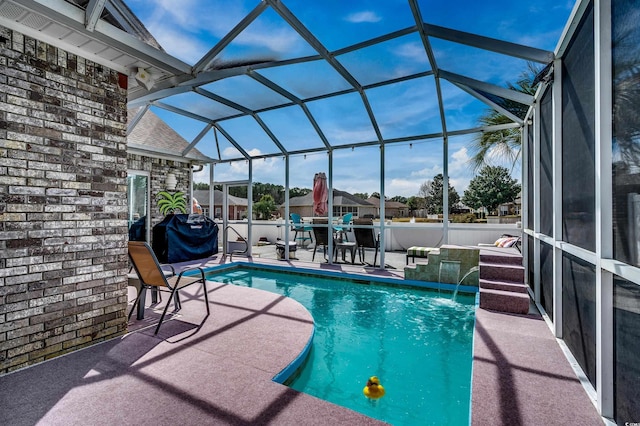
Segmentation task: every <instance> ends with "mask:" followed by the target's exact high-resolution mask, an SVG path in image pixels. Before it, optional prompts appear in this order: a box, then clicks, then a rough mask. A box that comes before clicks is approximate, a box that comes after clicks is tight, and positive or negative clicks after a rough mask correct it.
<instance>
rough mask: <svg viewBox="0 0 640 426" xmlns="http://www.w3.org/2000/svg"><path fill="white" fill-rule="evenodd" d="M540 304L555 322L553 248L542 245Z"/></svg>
mask: <svg viewBox="0 0 640 426" xmlns="http://www.w3.org/2000/svg"><path fill="white" fill-rule="evenodd" d="M540 304H541V305H542V307H543V308H544V310H545V311H547V315H549V318H550V319H551V321H553V248H552V247H551V246H550V245H548V244H545V243H543V242H541V243H540Z"/></svg>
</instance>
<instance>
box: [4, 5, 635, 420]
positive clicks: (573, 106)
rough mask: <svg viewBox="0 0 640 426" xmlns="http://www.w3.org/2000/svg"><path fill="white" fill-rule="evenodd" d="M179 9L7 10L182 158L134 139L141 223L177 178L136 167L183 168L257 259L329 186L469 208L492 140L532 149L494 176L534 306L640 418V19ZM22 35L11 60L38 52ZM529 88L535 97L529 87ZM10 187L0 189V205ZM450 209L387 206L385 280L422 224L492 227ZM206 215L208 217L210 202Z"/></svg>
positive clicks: (509, 8)
mask: <svg viewBox="0 0 640 426" xmlns="http://www.w3.org/2000/svg"><path fill="white" fill-rule="evenodd" d="M168 3H171V2H168ZM180 3H181V4H180V6H176V5H172V6H171V7H170V8H162V7H161V6H162V4H161V3H157V4H152V5H150V4H149V3H148V2H142V1H138V0H130V1H121V0H106V1H88V0H68V1H64V0H50V1H46V2H45V1H36V0H0V25H1V26H2V27H3V30H4V29H7V30H6V31H4V32H3V35H2V39H1V40H0V42H2V43H5V42H7V40H8V39H7V37H8V36H7V34H8V32H9V30H11V31H16V32H19V33H20V34H22V35H24V37H26V38H29V37H30V38H32V39H37V40H44V42H46V43H49V44H51V45H52V46H56V47H57V48H60V49H64V50H65V51H67V52H70V54H72V55H77V56H78V57H86V58H88V59H89V60H90V61H93V62H95V63H96V64H99V65H100V66H103V67H107V68H108V69H109V70H113V71H116V72H117V73H120V76H121V79H122V80H123V81H121V82H120V83H121V86H120V87H124V88H126V90H127V96H128V98H127V101H128V104H127V105H126V107H127V108H128V109H129V111H130V113H131V117H130V119H129V121H128V122H127V124H126V126H127V134H128V135H131V134H132V133H133V132H135V130H136V127H137V126H139V125H142V124H141V123H143V122H144V121H145V120H146V119H149V117H152V118H153V117H155V118H153V119H154V120H155V119H157V118H159V119H161V120H163V121H164V123H166V124H167V125H168V127H170V128H171V129H172V131H174V132H175V133H176V134H178V135H179V137H180V138H181V139H182V140H183V141H184V144H170V143H165V144H164V145H163V144H162V143H161V142H163V141H149V143H148V144H146V143H143V142H140V141H133V140H129V141H128V142H127V144H126V152H127V155H129V157H131V156H135V157H136V160H135V161H134V160H131V158H129V160H130V161H129V162H128V169H129V170H128V171H129V175H130V176H131V178H130V181H131V182H132V185H133V182H138V183H140V182H144V183H145V184H146V185H148V188H147V190H146V191H147V193H146V194H143V195H142V196H137V197H136V198H135V199H132V200H130V201H129V203H128V204H129V206H131V207H132V209H133V208H135V210H136V213H138V215H143V214H155V213H154V211H155V210H157V209H156V208H155V206H154V202H155V198H154V197H155V194H153V193H152V192H151V191H154V192H155V191H157V190H163V189H166V188H167V182H166V181H167V180H168V179H167V178H168V175H169V174H168V173H165V174H161V175H160V176H158V175H155V176H154V175H153V174H152V173H149V171H148V170H143V166H144V165H145V164H144V161H143V160H140V158H142V159H148V158H153V159H160V160H158V161H169V162H171V161H174V162H176V163H180V164H186V168H185V170H182V171H181V170H172V171H171V173H170V174H172V175H174V174H175V175H174V176H173V178H176V181H177V185H178V188H185V187H186V188H187V189H188V191H187V192H190V191H192V190H191V189H189V188H191V183H192V181H193V180H196V181H198V182H204V183H208V184H210V185H211V187H213V185H220V187H221V188H222V189H223V193H225V194H228V191H229V188H235V187H243V188H244V189H245V190H246V194H247V196H246V200H247V206H246V212H247V213H246V220H243V219H242V214H241V213H238V215H239V216H240V217H238V216H236V217H234V218H230V217H228V214H227V213H228V212H229V211H230V209H229V205H228V204H225V203H228V201H223V202H222V203H221V204H222V205H221V206H220V212H221V219H222V221H221V224H222V226H223V228H224V229H226V227H227V225H231V226H232V227H233V226H236V225H242V226H245V227H246V229H247V231H246V232H247V235H246V236H247V238H248V241H249V246H253V245H254V244H256V243H257V242H258V239H259V237H260V236H261V235H262V234H264V233H267V232H276V233H281V234H278V235H279V238H282V239H285V240H290V239H291V238H293V235H292V233H293V232H292V230H291V222H290V219H289V217H290V213H291V212H292V207H291V206H292V203H291V199H292V198H294V197H293V196H292V195H291V194H292V193H293V194H296V195H297V194H299V191H298V192H296V191H295V190H296V189H301V188H302V189H304V188H311V186H312V184H313V177H314V175H315V174H316V173H320V172H321V173H325V175H326V176H327V183H328V193H329V194H332V193H333V192H334V191H342V192H344V193H348V194H359V195H363V194H365V195H371V194H375V195H377V196H379V197H380V198H381V199H383V200H384V199H385V197H387V198H389V199H391V198H394V197H396V196H401V197H406V198H408V197H411V196H415V195H418V193H419V191H420V186H421V184H423V183H425V182H427V181H430V182H433V181H434V178H435V177H436V176H441V179H442V185H443V187H444V188H449V187H453V188H454V189H456V191H457V193H458V195H460V196H462V194H463V192H464V190H465V189H466V188H467V187H468V185H469V182H470V181H471V180H472V179H473V178H474V177H475V176H476V173H475V171H474V170H473V168H471V167H469V164H470V159H472V158H473V156H474V154H475V151H474V149H476V148H477V146H476V142H477V141H478V140H479V138H481V137H482V136H483V135H494V136H496V139H498V140H500V139H501V138H507V139H510V138H511V139H512V138H513V136H514V135H516V136H520V137H519V138H516V139H517V141H518V143H516V144H515V145H511V149H510V150H509V153H510V154H511V155H512V158H515V159H516V160H515V161H513V159H512V160H508V161H503V162H502V163H501V164H502V165H505V166H506V167H507V168H508V170H509V172H510V174H511V176H513V177H515V178H516V179H517V180H518V181H519V182H520V183H521V184H522V194H521V199H522V208H521V219H520V222H521V227H519V228H518V227H516V226H515V225H513V227H514V229H517V231H518V232H520V233H522V234H523V237H524V238H523V261H524V264H525V268H526V279H527V282H528V285H529V286H530V295H531V296H532V298H533V299H534V300H535V302H536V303H537V305H538V306H539V308H540V309H541V310H542V311H543V313H544V315H545V319H546V320H547V322H548V324H549V326H550V327H551V328H552V330H553V332H554V334H555V336H556V337H558V338H560V339H562V342H563V343H562V344H563V345H565V346H566V348H567V349H568V350H567V353H568V357H569V358H570V359H572V360H574V361H575V364H576V365H577V366H578V370H579V374H580V375H581V376H582V379H583V382H584V385H585V389H587V392H588V393H589V394H590V396H591V397H592V399H593V401H594V403H595V404H596V406H597V407H598V410H599V412H600V413H601V414H602V415H603V416H605V417H608V418H612V419H614V420H615V421H616V422H618V423H621V424H624V422H634V421H637V419H638V418H640V405H639V404H638V402H637V401H638V399H637V383H638V382H639V381H640V360H639V359H638V354H640V348H639V347H638V346H639V343H638V342H639V341H640V340H639V339H638V331H637V330H639V329H640V287H639V285H640V243H639V241H640V195H639V194H640V123H639V122H638V117H640V114H639V113H638V109H639V108H640V90H639V87H640V78H639V76H638V70H639V69H640V63H639V61H640V51H639V50H640V30H639V29H638V26H637V22H638V20H639V19H640V6H639V5H638V4H637V2H635V1H632V0H602V1H595V0H592V1H589V0H577V1H576V2H575V4H569V5H564V6H563V5H562V4H556V3H557V2H548V3H544V2H534V3H531V4H528V5H527V7H526V8H519V7H517V6H518V5H520V2H513V1H492V2H469V3H468V4H467V3H465V4H464V5H460V4H458V3H456V4H451V5H446V4H445V5H443V4H441V3H442V2H434V1H428V0H408V1H404V0H403V1H400V0H397V1H396V0H393V1H385V2H382V1H381V2H360V1H354V2H300V1H292V0H291V1H278V0H263V1H253V2H251V1H247V2H222V1H220V2H218V1H201V2H184V4H182V2H180ZM16 37H17V41H16V39H13V40H12V43H13V44H12V46H13V48H14V49H15V52H22V54H24V55H28V54H29V49H30V46H29V44H28V43H26V42H23V43H22V44H21V43H20V42H19V41H20V37H22V36H16ZM16 46H17V47H16ZM161 46H162V47H161ZM20 49H22V50H20ZM33 50H34V51H35V48H34V49H33ZM12 52H14V51H12ZM49 53H50V52H49ZM12 55H13V56H12V58H11V61H14V62H15V61H20V60H21V58H22V56H21V53H12ZM37 55H40V56H38V59H39V60H41V61H45V60H46V61H49V62H56V65H55V66H51V67H50V69H49V70H48V71H47V72H49V73H53V74H55V72H54V71H55V69H56V66H57V67H64V66H65V65H66V62H65V61H66V60H67V59H65V58H66V56H65V58H62V57H59V58H58V57H57V58H53V57H50V56H51V54H50V55H49V56H47V52H46V51H45V52H37V54H36V56H37ZM36 65H37V63H36ZM29 66H31V67H33V66H34V65H29ZM29 66H26V65H25V66H24V67H23V68H24V69H26V70H30V69H32V68H29ZM52 70H54V71H52ZM22 72H24V71H22ZM43 74H44V72H43ZM14 78H15V75H12V76H9V77H7V82H9V81H14V80H11V79H14ZM527 81H528V82H529V83H534V84H533V86H532V88H533V89H532V90H531V92H526V91H523V90H521V89H522V86H521V84H520V83H522V82H527ZM12 87H13V86H12ZM11 90H15V91H19V90H26V89H23V88H21V87H17V86H16V87H15V88H12V89H11ZM79 91H80V89H77V88H76V92H79ZM74 93H75V92H74ZM3 96H4V94H3ZM65 96H67V98H66V102H70V101H71V97H73V95H70V94H66V95H65ZM0 100H2V101H3V102H5V101H6V97H4V98H0ZM92 102H95V101H92ZM106 103H107V104H108V100H107V101H106ZM89 104H91V102H89ZM109 108H112V109H115V110H119V109H124V101H123V102H122V105H119V106H118V105H115V106H114V105H108V107H107V108H105V109H106V110H107V113H105V115H108V113H109ZM489 111H493V112H494V114H496V115H498V116H499V120H487V116H488V114H490V113H489ZM2 114H5V115H7V116H8V115H9V114H10V113H5V111H4V110H3V111H2ZM494 118H495V115H494ZM93 119H96V118H95V117H93ZM123 121H125V120H123ZM25 128H27V130H29V128H28V126H26V127H25ZM14 130H15V129H14ZM46 131H50V129H46ZM24 132H25V133H28V132H27V131H26V130H24ZM6 133H7V132H5V133H3V135H4V134H6ZM14 133H20V132H18V131H15V132H14ZM18 139H20V138H18ZM20 140H21V141H22V139H20ZM158 142H160V144H159V145H158ZM164 142H166V141H164ZM520 142H521V143H520ZM15 145H16V146H18V145H19V144H15ZM121 145H124V143H122V144H121ZM25 146H26V145H25ZM474 146H476V148H474ZM11 149H18V148H15V147H12V148H11ZM121 149H122V150H124V149H125V147H124V146H123V147H122V148H121ZM114 152H117V150H114ZM485 154H486V160H487V161H494V160H495V161H499V159H500V156H499V155H498V153H497V151H496V150H492V149H487V150H486V152H485ZM22 155H23V156H24V157H25V158H26V157H28V156H30V155H33V154H32V153H28V152H27V148H24V149H23V153H22ZM123 156H124V154H123ZM123 161H124V160H123ZM149 161H151V160H149ZM113 164H120V163H118V162H117V161H116V160H114V161H113ZM163 164H164V163H163ZM136 166H140V167H136ZM138 169H140V170H138ZM134 176H138V177H136V178H134ZM123 181H124V179H123ZM185 182H186V183H185ZM258 183H261V184H271V185H273V186H278V187H281V188H282V189H283V192H284V194H283V200H284V202H283V203H282V207H281V214H280V216H281V217H280V218H277V219H274V220H270V218H265V220H257V219H254V214H253V213H255V204H256V203H257V202H259V200H256V199H254V197H253V196H252V195H253V194H252V191H253V188H254V186H255V185H256V184H258ZM8 185H9V184H6V183H5V182H4V181H0V189H1V190H2V193H3V194H9V191H8V189H7V190H5V187H8ZM121 186H122V187H123V188H124V183H123V184H122V185H121ZM121 192H122V193H123V194H122V196H123V198H124V197H126V194H125V192H126V191H125V190H124V189H122V191H121ZM441 193H442V195H441V199H440V200H438V202H439V205H440V206H441V208H442V214H441V216H438V217H437V220H436V222H435V223H431V224H424V225H422V224H419V223H406V222H403V223H397V222H392V221H390V220H389V219H388V217H389V216H390V215H389V214H388V213H389V212H388V211H387V209H389V207H388V206H386V205H385V203H384V202H383V203H380V205H379V206H377V207H375V206H374V208H377V210H375V211H374V212H372V213H371V215H372V216H373V217H374V223H373V227H374V229H375V230H376V231H377V232H380V236H381V246H382V247H383V250H381V253H380V256H381V259H380V264H381V265H385V263H386V262H385V258H384V257H385V250H396V249H398V248H399V247H400V245H399V243H398V241H396V240H394V236H393V235H394V232H396V231H397V232H405V233H408V234H415V235H420V234H419V232H422V231H420V230H426V229H428V230H429V232H432V234H431V235H433V236H434V237H433V238H434V239H433V241H429V242H426V244H425V245H428V244H433V245H440V244H476V243H477V242H487V241H473V240H474V238H475V237H474V236H473V235H474V232H476V231H475V230H476V228H477V226H482V225H480V224H472V225H473V226H472V225H466V224H458V223H450V219H451V213H450V212H451V210H452V208H453V207H454V206H455V205H456V202H457V201H458V200H457V199H455V196H454V195H453V194H454V192H452V191H445V190H443V191H442V192H441ZM188 195H192V194H191V193H190V194H188ZM228 199H229V198H228V197H226V198H224V200H228ZM200 201H203V200H200ZM208 201H209V202H208V203H207V204H208V206H209V214H210V215H212V216H214V215H215V211H216V205H217V204H216V202H215V199H214V192H213V191H210V192H209V200H208ZM334 203H335V205H334ZM8 204H11V201H9V203H8ZM16 204H17V203H16ZM344 206H346V204H345V205H343V204H338V203H337V202H335V201H334V198H333V197H331V196H329V197H328V206H327V207H328V209H327V211H328V213H327V216H328V219H329V220H330V221H331V220H337V219H339V215H340V214H343V213H344V212H350V213H352V212H353V211H352V210H349V209H353V208H355V207H344ZM240 207H242V206H240ZM343 207H344V209H343ZM3 211H4V210H3ZM235 212H237V210H235ZM356 212H357V210H356ZM378 218H380V219H381V220H379V219H378ZM156 219H157V221H159V219H160V218H159V217H157V218H156V217H154V219H153V220H154V221H156ZM309 219H310V218H309ZM385 219H386V220H385ZM42 220H44V219H42ZM414 231H415V232H414ZM147 232H148V230H147ZM225 237H226V235H225ZM420 238H422V237H420ZM475 239H476V240H477V238H475ZM124 240H126V237H123V241H124ZM330 244H331V243H330ZM400 248H402V247H400ZM329 249H330V250H331V246H330V247H329ZM249 254H251V252H249ZM16 262H17V261H16ZM3 265H4V264H3ZM13 273H14V272H7V274H8V275H9V278H7V282H9V280H10V278H12V274H13ZM20 274H21V273H20V272H15V275H16V276H20ZM71 274H77V272H75V270H74V271H73V272H72V273H71ZM67 275H69V274H67Z"/></svg>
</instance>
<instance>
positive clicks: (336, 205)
mask: <svg viewBox="0 0 640 426" xmlns="http://www.w3.org/2000/svg"><path fill="white" fill-rule="evenodd" d="M289 212H290V213H298V214H299V215H300V216H302V217H313V216H314V214H313V192H310V193H308V194H307V195H303V196H300V197H293V198H290V199H289ZM347 213H352V214H353V216H354V217H363V216H365V215H370V216H372V217H373V216H375V215H376V207H375V206H374V205H372V204H371V203H369V202H367V201H366V200H363V199H362V198H358V197H356V196H354V195H351V194H349V193H348V192H345V191H340V190H338V189H334V190H333V216H334V217H341V216H344V215H345V214H347ZM280 215H281V216H283V217H284V205H282V206H280Z"/></svg>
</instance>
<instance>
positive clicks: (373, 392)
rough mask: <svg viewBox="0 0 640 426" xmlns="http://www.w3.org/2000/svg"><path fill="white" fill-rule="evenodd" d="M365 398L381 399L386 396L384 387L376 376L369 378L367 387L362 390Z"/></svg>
mask: <svg viewBox="0 0 640 426" xmlns="http://www.w3.org/2000/svg"><path fill="white" fill-rule="evenodd" d="M362 393H364V396H366V397H367V398H370V399H379V398H382V397H383V396H384V387H383V386H382V385H381V384H380V380H379V379H378V378H377V377H376V376H371V377H369V380H367V386H365V387H364V389H363V390H362Z"/></svg>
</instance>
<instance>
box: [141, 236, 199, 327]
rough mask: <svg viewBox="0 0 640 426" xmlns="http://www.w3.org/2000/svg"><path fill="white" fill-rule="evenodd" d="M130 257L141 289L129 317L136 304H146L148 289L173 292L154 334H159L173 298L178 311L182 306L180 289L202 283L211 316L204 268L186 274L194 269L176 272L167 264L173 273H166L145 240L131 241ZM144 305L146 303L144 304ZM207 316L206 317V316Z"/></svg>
mask: <svg viewBox="0 0 640 426" xmlns="http://www.w3.org/2000/svg"><path fill="white" fill-rule="evenodd" d="M129 259H131V263H132V265H133V268H134V269H135V270H136V273H137V274H138V277H139V278H140V291H139V292H138V296H137V297H136V300H135V302H134V303H133V307H132V308H131V311H130V312H129V319H131V314H132V313H133V311H134V310H135V309H136V306H137V305H138V306H139V305H140V303H143V304H144V299H145V294H146V291H147V289H157V290H159V291H166V292H170V293H171V297H169V300H168V301H167V304H166V305H165V307H164V310H163V311H162V316H161V317H160V322H158V326H157V327H156V331H155V333H154V334H158V331H159V330H160V326H161V325H162V321H163V320H164V317H165V315H166V314H167V309H168V308H169V304H170V303H171V300H174V305H175V308H176V311H178V310H180V309H181V308H182V306H181V303H180V298H179V297H178V291H179V290H182V289H183V288H185V287H188V286H190V285H191V284H197V283H202V289H203V290H204V300H205V303H206V307H207V317H208V316H209V296H208V294H207V280H206V279H205V276H204V269H202V268H200V267H198V268H197V269H198V270H199V274H198V275H197V276H185V275H184V274H185V273H186V272H190V271H193V270H194V269H195V268H192V269H185V270H183V271H182V272H180V274H178V275H176V274H175V269H174V268H173V266H171V265H167V266H169V267H170V268H171V272H172V275H171V276H167V275H165V271H163V270H162V268H161V266H160V263H159V262H158V259H157V258H156V255H155V253H154V252H153V250H151V246H149V244H147V243H146V242H145V241H129ZM143 306H144V305H143ZM205 318H206V317H205Z"/></svg>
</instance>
